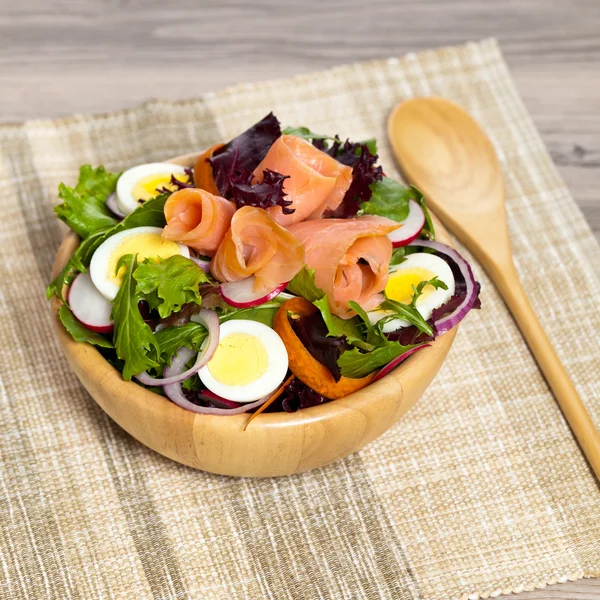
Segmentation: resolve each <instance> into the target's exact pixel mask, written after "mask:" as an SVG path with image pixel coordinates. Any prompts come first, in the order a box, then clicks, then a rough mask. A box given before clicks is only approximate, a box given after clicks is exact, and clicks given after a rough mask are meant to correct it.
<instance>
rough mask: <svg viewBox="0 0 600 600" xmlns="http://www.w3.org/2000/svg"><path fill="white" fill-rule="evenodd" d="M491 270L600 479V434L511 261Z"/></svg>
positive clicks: (497, 285)
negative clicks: (539, 319)
mask: <svg viewBox="0 0 600 600" xmlns="http://www.w3.org/2000/svg"><path fill="white" fill-rule="evenodd" d="M488 271H489V274H490V276H491V278H492V279H493V281H494V283H495V284H496V287H497V288H498V290H499V291H500V294H501V295H502V297H503V298H504V301H505V302H506V305H507V306H508V308H509V310H510V311H511V313H512V315H513V317H514V318H515V321H516V323H517V325H518V326H519V329H520V330H521V333H522V334H523V337H524V338H525V340H526V342H527V344H528V345H529V348H530V350H531V352H532V353H533V356H534V357H535V359H536V361H537V363H538V365H539V367H540V369H541V371H542V373H543V374H544V376H545V377H546V381H547V382H548V385H549V386H550V388H551V390H552V391H553V392H554V396H555V398H556V400H557V402H558V405H559V406H560V409H561V411H562V413H563V415H564V416H565V419H566V420H567V422H568V423H569V425H570V426H571V430H572V431H573V433H574V434H575V437H576V438H577V441H578V442H579V445H580V446H581V449H582V450H583V453H584V454H585V456H586V457H587V459H588V461H589V463H590V465H591V467H592V469H593V470H594V473H595V474H596V477H598V479H600V434H599V433H598V430H597V429H596V427H595V425H594V422H593V421H592V419H591V417H590V415H589V413H588V411H587V410H586V408H585V406H584V404H583V402H582V401H581V398H580V397H579V394H578V393H577V390H576V389H575V386H574V385H573V382H572V381H571V379H570V378H569V376H568V374H567V372H566V371H565V368H564V366H563V364H562V363H561V361H560V359H559V358H558V355H557V354H556V351H555V350H554V348H553V347H552V344H551V342H550V340H549V339H548V336H547V335H546V333H545V332H544V330H543V328H542V326H541V324H540V322H539V321H538V318H537V316H536V314H535V312H534V311H533V308H532V307H531V304H530V303H529V300H528V299H527V295H526V294H525V291H524V290H523V286H522V285H521V282H520V281H519V277H518V275H517V272H516V269H515V267H514V265H513V264H512V261H511V262H510V263H508V264H507V263H505V266H503V267H502V268H497V267H496V268H490V269H488Z"/></svg>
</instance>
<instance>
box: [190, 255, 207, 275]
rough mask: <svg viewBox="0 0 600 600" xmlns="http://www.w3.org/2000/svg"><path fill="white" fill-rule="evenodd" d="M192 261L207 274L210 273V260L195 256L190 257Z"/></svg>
mask: <svg viewBox="0 0 600 600" xmlns="http://www.w3.org/2000/svg"><path fill="white" fill-rule="evenodd" d="M190 260H191V261H192V262H195V263H196V264H197V265H198V266H199V267H200V268H201V269H202V270H203V271H204V272H205V273H210V260H202V259H201V258H194V257H193V256H190Z"/></svg>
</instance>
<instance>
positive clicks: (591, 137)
mask: <svg viewBox="0 0 600 600" xmlns="http://www.w3.org/2000/svg"><path fill="white" fill-rule="evenodd" d="M489 36H494V37H497V38H498V39H499V41H500V44H501V46H502V50H503V52H504V54H505V56H506V60H507V62H508V64H509V66H510V68H511V70H512V73H513V76H514V78H515V80H516V83H517V87H518V88H519V91H520V93H521V95H522V96H523V98H524V101H525V104H526V105H527V107H528V109H529V111H530V112H531V114H532V115H533V118H534V120H535V122H536V124H537V126H538V128H539V130H540V132H541V134H542V137H543V138H544V140H545V142H546V144H547V146H548V148H549V150H550V153H551V155H552V157H553V159H554V161H555V162H556V164H557V165H558V168H559V170H560V172H561V174H562V175H563V177H564V179H565V180H566V182H567V184H568V186H569V188H570V189H571V191H572V193H573V195H574V196H575V199H576V200H577V202H578V204H579V206H580V207H581V208H582V210H583V212H584V214H585V216H586V217H587V219H588V222H589V223H590V225H591V227H592V229H593V230H594V232H595V233H596V236H597V237H599V238H600V0H552V1H550V0H485V1H484V0H420V1H419V0H389V1H387V2H386V1H384V0H329V1H326V0H295V2H289V3H285V2H282V1H277V0H256V1H255V2H244V1H243V0H237V1H236V0H233V1H232V0H220V1H219V0H214V1H213V2H203V1H199V0H174V1H170V2H164V1H163V2H161V1H159V0H144V1H142V0H104V1H102V2H100V1H97V0H96V1H94V0H54V1H48V0H19V1H18V2H17V1H12V2H11V0H2V1H1V2H0V120H2V121H15V120H22V119H29V118H45V117H57V116H62V115H69V114H71V113H74V112H79V113H82V112H83V113H87V112H103V111H109V110H113V109H118V108H123V107H129V106H135V105H136V104H139V103H141V102H144V101H145V100H147V99H149V98H163V99H178V98H189V97H193V96H196V95H198V94H201V93H202V92H206V91H209V90H218V89H220V88H222V87H224V86H227V85H230V84H234V83H238V82H242V81H254V80H262V79H269V78H273V77H286V76H289V75H293V74H297V73H305V72H310V71H313V70H317V69H323V68H327V67H330V66H333V65H337V64H342V63H348V62H353V61H361V60H369V59H375V58H383V57H388V56H393V55H399V54H403V53H405V52H410V51H416V50H423V49H427V48H432V47H436V46H443V45H452V44H460V43H462V42H465V41H468V40H477V39H480V38H483V37H489ZM518 598H522V599H523V600H525V599H530V600H542V599H543V598H544V599H545V598H559V599H565V600H566V599H569V600H576V599H584V598H585V599H590V600H592V599H596V600H600V581H599V580H588V581H581V582H577V583H566V584H562V585H557V586H554V587H552V588H547V589H546V590H541V591H537V592H531V593H524V594H522V595H519V596H518Z"/></svg>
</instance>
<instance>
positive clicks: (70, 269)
mask: <svg viewBox="0 0 600 600" xmlns="http://www.w3.org/2000/svg"><path fill="white" fill-rule="evenodd" d="M169 196H170V194H161V195H160V196H156V198H152V199H151V200H148V201H147V202H144V204H142V206H140V207H139V208H136V209H135V210H134V211H133V212H132V213H131V214H130V215H127V216H126V217H125V218H124V219H123V220H122V221H121V222H119V223H117V224H116V225H115V226H113V227H110V228H108V229H101V230H99V231H95V232H94V233H92V234H90V235H89V236H88V237H87V238H86V239H85V240H83V241H82V242H81V244H79V247H78V248H77V249H76V250H75V252H73V254H72V255H71V258H70V259H69V260H68V261H67V264H66V265H65V266H64V268H63V270H62V271H61V272H60V273H59V274H58V275H57V276H56V277H55V278H54V280H53V281H52V282H51V283H50V284H49V285H48V287H47V288H46V298H47V299H48V300H50V298H52V296H58V297H59V298H60V299H61V300H63V296H62V290H63V287H64V286H65V285H69V284H70V283H71V281H73V279H74V278H75V275H77V273H85V271H86V269H87V267H88V266H89V264H90V260H92V255H93V254H94V252H95V251H96V249H97V248H98V246H100V244H101V243H102V242H104V240H107V239H108V238H109V237H111V236H112V235H115V233H119V231H123V230H124V229H133V228H134V227H143V226H150V227H164V226H165V225H166V221H165V213H164V207H165V202H166V201H167V198H168V197H169Z"/></svg>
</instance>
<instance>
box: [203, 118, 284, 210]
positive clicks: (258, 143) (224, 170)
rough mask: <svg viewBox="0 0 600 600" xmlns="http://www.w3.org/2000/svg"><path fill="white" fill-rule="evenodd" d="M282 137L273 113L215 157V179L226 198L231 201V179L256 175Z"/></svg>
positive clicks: (212, 159) (218, 152)
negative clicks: (257, 168) (251, 173)
mask: <svg viewBox="0 0 600 600" xmlns="http://www.w3.org/2000/svg"><path fill="white" fill-rule="evenodd" d="M280 135H281V127H280V126H279V121H278V120H277V117H275V115H274V114H273V113H272V112H271V113H269V114H268V115H267V116H266V117H264V118H263V119H261V120H260V121H259V122H258V123H255V124H254V125H252V127H250V128H249V129H247V130H246V131H244V133H242V134H240V135H238V136H237V137H236V138H233V139H232V140H231V141H230V142H229V143H227V144H225V145H224V146H223V147H222V148H219V149H218V150H217V151H216V152H215V153H214V154H213V155H212V158H210V159H209V162H210V164H211V165H212V168H213V177H214V180H215V184H216V186H217V189H218V190H219V192H220V193H221V195H222V196H223V197H224V198H229V197H230V190H231V178H232V177H235V176H236V174H238V173H241V172H245V171H250V172H251V171H254V169H256V167H258V165H259V164H260V162H261V161H262V159H263V158H264V157H265V156H266V154H267V152H268V151H269V148H270V147H271V146H272V145H273V142H274V141H275V140H276V139H277V138H278V137H279V136H280Z"/></svg>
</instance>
